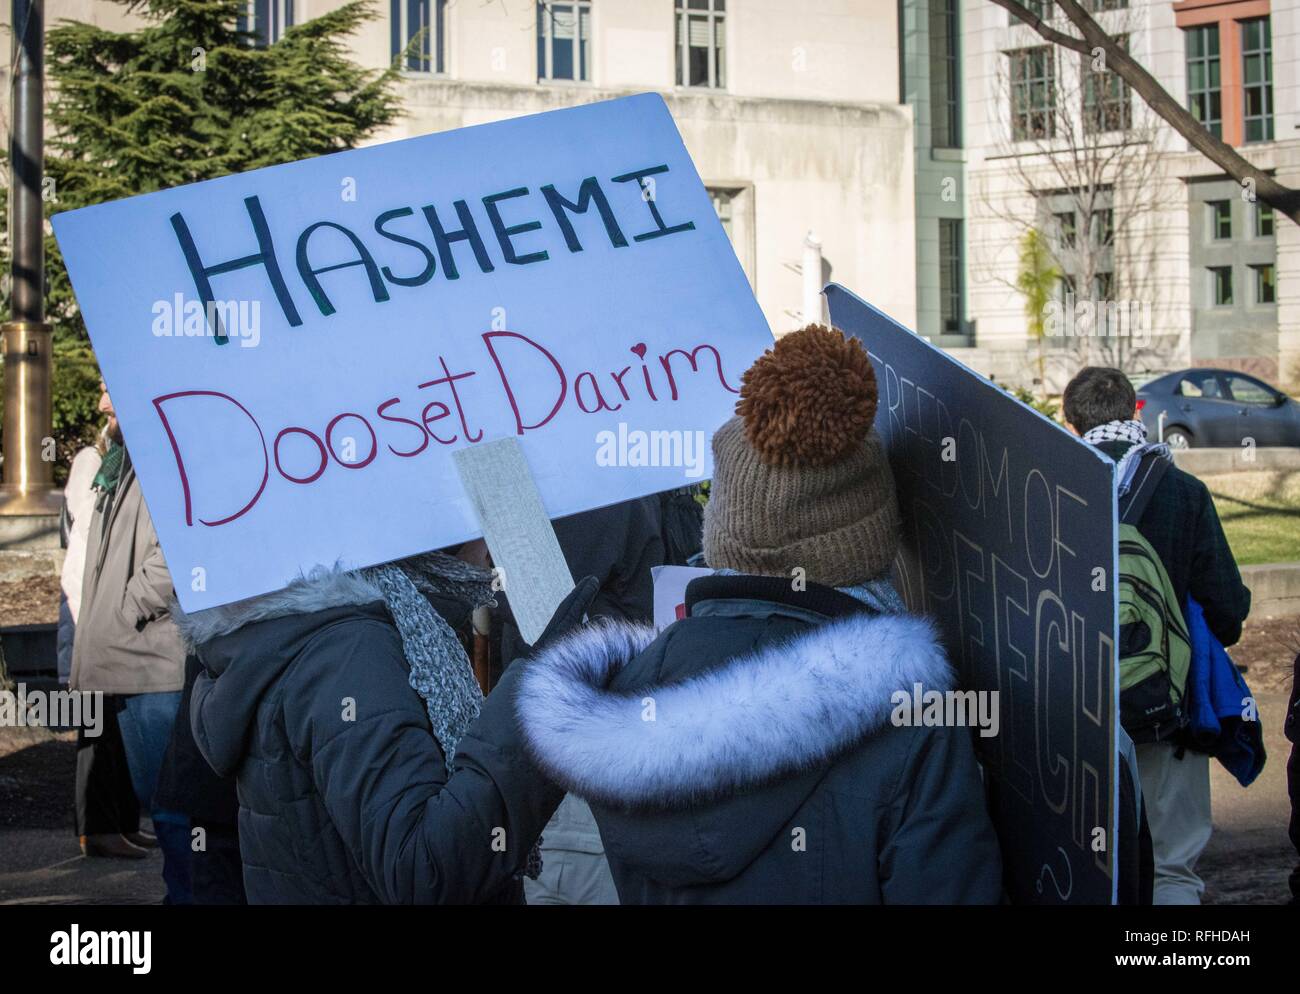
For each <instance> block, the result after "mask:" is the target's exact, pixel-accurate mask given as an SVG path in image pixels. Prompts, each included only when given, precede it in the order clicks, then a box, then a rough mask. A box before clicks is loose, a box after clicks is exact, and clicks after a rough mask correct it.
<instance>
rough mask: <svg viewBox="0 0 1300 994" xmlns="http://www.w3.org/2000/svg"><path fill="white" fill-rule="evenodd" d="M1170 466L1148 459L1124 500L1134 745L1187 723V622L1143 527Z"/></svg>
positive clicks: (1125, 657)
mask: <svg viewBox="0 0 1300 994" xmlns="http://www.w3.org/2000/svg"><path fill="white" fill-rule="evenodd" d="M1168 468H1169V460H1168V459H1167V458H1165V457H1164V456H1162V455H1159V454H1154V453H1153V454H1152V455H1150V456H1147V457H1145V458H1144V459H1143V460H1142V463H1141V464H1140V465H1139V466H1138V469H1137V473H1136V475H1135V479H1134V483H1133V486H1132V488H1131V489H1130V490H1129V492H1128V493H1127V494H1126V495H1125V496H1124V497H1123V498H1121V499H1120V502H1119V520H1120V525H1119V711H1120V723H1121V724H1122V725H1123V726H1124V730H1125V731H1126V732H1128V734H1129V736H1130V737H1131V738H1132V739H1133V741H1134V742H1158V741H1160V740H1162V739H1169V738H1172V737H1174V736H1176V735H1177V734H1178V733H1179V732H1181V731H1182V730H1183V728H1185V727H1186V725H1187V722H1188V716H1187V708H1186V706H1185V705H1184V701H1183V697H1184V693H1185V692H1186V689H1187V671H1188V669H1189V668H1190V666H1191V661H1192V646H1191V640H1190V638H1189V637H1188V633H1187V621H1186V619H1185V618H1184V617H1183V609H1182V605H1180V604H1179V603H1178V596H1177V594H1175V593H1174V588H1173V584H1171V583H1170V582H1169V574H1168V573H1167V572H1166V571H1165V566H1164V563H1162V562H1161V561H1160V557H1159V556H1157V555H1156V553H1155V550H1154V549H1152V548H1151V545H1150V543H1149V542H1147V540H1146V539H1145V538H1143V537H1142V534H1141V533H1140V532H1139V531H1138V530H1137V522H1138V520H1139V519H1140V518H1141V517H1142V512H1143V511H1145V510H1146V506H1147V503H1148V502H1149V501H1150V499H1151V495H1152V493H1153V492H1154V491H1155V489H1156V485H1157V484H1158V483H1159V482H1160V479H1161V477H1163V476H1164V474H1165V470H1167V469H1168Z"/></svg>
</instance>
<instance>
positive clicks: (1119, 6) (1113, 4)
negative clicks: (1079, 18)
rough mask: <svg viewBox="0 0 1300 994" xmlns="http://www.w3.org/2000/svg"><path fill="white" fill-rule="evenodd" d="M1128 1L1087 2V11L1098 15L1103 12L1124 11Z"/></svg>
mask: <svg viewBox="0 0 1300 994" xmlns="http://www.w3.org/2000/svg"><path fill="white" fill-rule="evenodd" d="M1127 7H1128V0H1088V10H1089V11H1090V12H1091V13H1093V14H1098V13H1100V12H1101V11H1103V10H1125V9H1127Z"/></svg>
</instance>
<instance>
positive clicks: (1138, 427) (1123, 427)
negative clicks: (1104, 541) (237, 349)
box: [1083, 419, 1173, 497]
mask: <svg viewBox="0 0 1300 994" xmlns="http://www.w3.org/2000/svg"><path fill="white" fill-rule="evenodd" d="M1083 440H1084V441H1085V442H1088V443H1089V444H1090V445H1100V444H1101V443H1103V442H1124V443H1126V444H1127V445H1128V447H1129V448H1128V451H1127V452H1125V453H1124V455H1123V456H1121V457H1120V460H1119V466H1118V468H1116V470H1115V491H1116V494H1117V495H1118V496H1120V497H1123V496H1124V495H1125V494H1126V493H1128V492H1129V488H1131V487H1132V486H1133V477H1134V476H1135V475H1136V474H1137V468H1138V464H1139V463H1140V462H1141V461H1142V457H1143V456H1145V455H1146V454H1147V453H1149V452H1155V453H1157V454H1158V455H1160V456H1161V457H1162V458H1165V459H1172V458H1173V454H1172V453H1171V452H1170V451H1169V446H1168V445H1166V444H1165V443H1163V442H1159V443H1156V442H1148V441H1147V426H1146V425H1144V424H1143V423H1142V422H1141V421H1138V420H1136V419H1133V420H1127V421H1108V422H1106V424H1104V425H1097V427H1096V428H1090V429H1088V430H1087V431H1085V432H1084V433H1083Z"/></svg>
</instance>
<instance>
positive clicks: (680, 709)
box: [516, 614, 953, 806]
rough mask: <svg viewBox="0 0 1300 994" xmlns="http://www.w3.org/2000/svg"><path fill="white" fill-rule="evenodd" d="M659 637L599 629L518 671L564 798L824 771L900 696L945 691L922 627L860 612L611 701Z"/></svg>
mask: <svg viewBox="0 0 1300 994" xmlns="http://www.w3.org/2000/svg"><path fill="white" fill-rule="evenodd" d="M653 640H654V632H653V631H652V630H651V629H650V628H647V627H640V626H631V625H627V624H609V623H606V624H601V625H593V626H590V627H587V628H585V629H580V630H579V631H578V632H577V633H575V634H574V635H572V636H570V637H568V638H566V639H564V640H562V641H561V642H559V643H557V644H556V645H554V646H552V647H551V648H549V649H547V650H544V651H543V652H542V653H540V654H539V655H538V656H537V657H536V658H534V659H532V660H531V661H529V662H528V663H526V668H525V670H524V673H523V676H522V678H521V680H520V687H519V693H518V697H517V699H516V709H517V711H518V715H519V723H520V727H521V729H522V732H523V736H524V740H525V743H526V745H527V747H528V750H529V752H530V753H531V754H532V756H533V757H534V759H535V760H536V761H537V763H538V765H539V766H540V767H541V768H542V769H543V770H544V771H545V772H546V774H547V775H548V776H549V777H551V779H553V780H554V781H555V782H556V783H558V784H559V785H560V786H562V787H564V788H565V789H566V790H568V791H570V792H571V793H574V794H577V795H578V796H579V797H583V798H587V799H590V800H595V801H599V802H602V803H605V804H613V805H618V806H671V805H680V804H686V803H691V802H695V801H700V800H703V799H707V798H710V797H716V796H718V795H720V794H723V793H726V792H730V791H734V790H737V789H743V788H745V787H748V786H753V785H755V784H758V783H763V782H766V781H768V780H771V779H773V778H775V777H777V776H779V775H781V774H788V773H791V772H793V771H795V770H799V769H806V768H810V767H814V766H817V765H820V764H823V763H826V762H829V761H830V760H831V759H833V758H834V757H835V756H837V755H839V754H840V753H841V752H843V751H845V750H846V749H848V748H850V747H851V746H852V745H854V744H855V743H856V742H858V741H859V740H861V739H862V738H863V737H864V736H866V735H868V734H870V733H871V732H873V731H876V730H878V729H879V728H881V727H882V726H884V725H886V724H887V723H888V721H889V715H890V713H891V711H892V710H893V703H892V701H891V698H892V696H893V694H894V693H895V692H896V691H899V690H903V691H906V692H907V693H908V696H909V699H910V697H911V693H912V687H913V685H914V684H916V683H920V684H922V685H923V686H924V687H925V688H926V689H927V690H929V689H934V690H939V691H946V690H948V689H950V688H951V687H952V686H953V673H952V669H951V668H950V667H949V665H948V662H947V659H946V658H945V656H944V652H943V649H942V647H941V646H940V645H939V642H938V639H937V637H936V635H935V630H934V627H933V625H931V624H930V622H929V621H927V620H925V619H924V618H919V617H915V616H912V615H868V614H855V615H850V616H848V617H844V618H840V619H837V620H835V621H831V622H828V623H826V624H824V625H820V626H818V627H816V628H813V629H811V630H809V631H808V632H807V633H806V634H803V635H800V636H799V637H797V638H794V639H791V640H789V641H787V642H785V643H783V644H779V645H771V646H767V647H764V648H762V649H759V650H757V651H754V652H749V653H746V654H744V655H742V656H737V657H736V658H734V659H732V660H731V661H729V662H727V663H725V664H724V665H722V666H719V667H718V668H716V669H713V670H710V671H708V672H705V673H701V674H700V675H698V676H695V677H692V678H691V679H689V680H685V681H683V682H681V683H675V684H668V685H665V686H659V687H647V688H645V689H644V690H638V691H635V692H633V693H613V692H610V691H608V690H606V689H605V688H606V687H607V686H608V684H609V682H610V681H611V680H612V679H613V678H614V676H615V675H616V674H617V673H618V672H619V671H620V670H621V669H622V668H623V667H624V666H625V665H627V663H628V662H629V661H630V660H631V659H632V658H633V657H635V656H636V655H637V654H638V653H640V652H641V651H642V650H644V649H645V648H646V647H647V646H648V645H649V644H650V643H651V642H652V641H653ZM649 701H653V704H654V720H653V721H650V720H646V719H645V717H644V714H645V712H646V709H647V707H648V702H649Z"/></svg>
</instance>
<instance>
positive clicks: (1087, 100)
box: [1079, 35, 1133, 133]
mask: <svg viewBox="0 0 1300 994" xmlns="http://www.w3.org/2000/svg"><path fill="white" fill-rule="evenodd" d="M1115 40H1116V41H1118V42H1119V44H1120V47H1122V48H1123V49H1125V51H1127V50H1128V36H1127V35H1116V36H1115ZM1079 58H1080V66H1079V74H1080V76H1081V77H1082V79H1083V127H1084V130H1085V131H1088V132H1091V133H1101V132H1106V131H1127V130H1128V129H1129V128H1131V127H1132V126H1133V112H1132V103H1133V102H1132V101H1131V100H1130V99H1129V89H1128V84H1127V83H1125V82H1124V80H1122V79H1120V77H1119V75H1118V74H1117V73H1114V72H1111V71H1110V70H1109V69H1102V70H1101V71H1097V70H1095V69H1093V67H1092V63H1093V58H1092V56H1091V55H1081V56H1080V57H1079Z"/></svg>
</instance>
